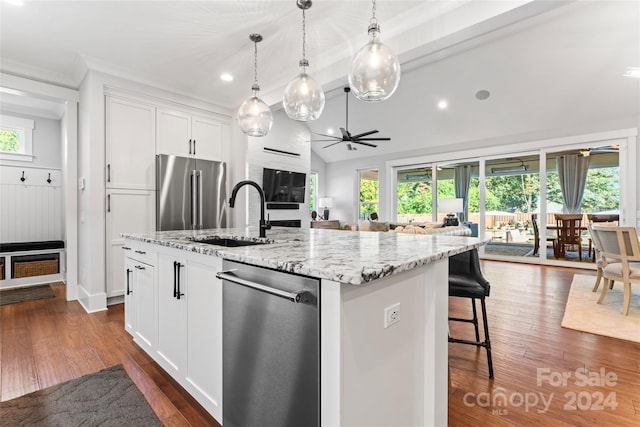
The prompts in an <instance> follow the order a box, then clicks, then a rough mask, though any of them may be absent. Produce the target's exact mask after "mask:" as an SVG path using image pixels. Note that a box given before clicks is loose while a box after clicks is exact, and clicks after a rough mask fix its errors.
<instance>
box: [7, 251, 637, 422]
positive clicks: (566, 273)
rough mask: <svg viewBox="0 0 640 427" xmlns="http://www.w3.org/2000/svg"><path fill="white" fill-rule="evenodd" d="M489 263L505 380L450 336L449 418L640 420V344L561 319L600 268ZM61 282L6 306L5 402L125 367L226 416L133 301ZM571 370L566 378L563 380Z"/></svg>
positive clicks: (175, 415) (457, 329)
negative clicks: (130, 310)
mask: <svg viewBox="0 0 640 427" xmlns="http://www.w3.org/2000/svg"><path fill="white" fill-rule="evenodd" d="M483 271H484V274H485V276H486V277H487V278H488V279H489V281H490V282H491V296H490V298H489V299H488V300H487V310H488V313H489V328H490V333H491V341H492V346H493V360H494V370H495V379H493V380H490V379H489V378H488V374H487V364H486V355H485V351H484V349H477V348H475V347H471V346H466V345H462V344H449V425H451V426H514V425H518V426H523V425H538V426H551V425H553V426H563V425H564V426H575V425H586V424H597V425H603V426H608V425H611V426H623V425H624V426H631V425H640V344H637V343H632V342H628V341H621V340H616V339H613V338H607V337H601V336H596V335H591V334H587V333H583V332H578V331H573V330H569V329H563V328H561V327H560V321H561V320H562V315H563V313H564V306H565V303H566V299H567V296H568V293H569V287H570V284H571V279H572V277H573V274H574V273H580V274H589V275H593V273H592V272H588V271H583V270H573V269H567V268H557V267H540V266H534V265H526V264H514V263H506V262H497V261H483ZM54 290H55V292H56V298H55V299H48V300H40V301H32V302H26V303H20V304H13V305H7V306H2V307H0V400H2V401H4V400H8V399H11V398H13V397H17V396H20V395H22V394H26V393H30V392H32V391H35V390H38V389H42V388H45V387H48V386H51V385H54V384H57V383H60V382H64V381H67V380H70V379H73V378H77V377H80V376H82V375H85V374H88V373H91V372H95V371H98V370H100V369H103V368H105V367H108V366H113V365H116V364H122V365H123V366H124V367H125V369H126V370H127V372H128V374H129V375H130V376H131V378H132V379H133V381H134V382H135V383H136V385H137V386H138V388H139V389H140V390H141V391H142V393H143V394H144V395H145V397H146V398H147V400H148V401H149V403H150V404H151V407H152V408H153V409H154V411H155V412H156V414H157V415H158V417H159V418H160V420H161V421H162V422H163V423H164V424H165V425H167V426H183V425H184V426H186V425H193V426H205V425H214V426H217V425H218V424H217V423H216V422H215V420H214V419H213V418H212V417H210V416H209V415H208V414H207V413H206V411H204V410H203V409H202V408H201V407H200V406H199V405H198V404H197V403H196V402H195V401H194V400H193V399H192V398H190V397H189V396H188V394H187V393H186V392H185V391H184V390H183V389H182V388H181V387H180V386H179V385H178V384H177V383H176V382H175V381H173V380H172V379H171V378H170V377H169V376H168V375H167V374H165V373H164V371H163V370H162V369H161V368H160V367H159V366H158V365H157V364H156V363H155V362H154V361H153V360H152V359H151V358H150V357H149V356H147V355H146V354H145V353H144V352H143V351H142V350H140V349H139V348H138V347H137V346H136V345H135V344H134V343H133V341H132V339H131V337H130V336H129V335H128V334H127V333H126V332H125V331H124V328H123V317H124V314H123V307H122V305H116V306H113V307H111V308H109V310H108V311H106V312H101V313H94V314H86V313H85V312H84V310H83V309H82V308H81V307H80V305H79V304H78V303H77V302H70V303H67V302H66V301H65V300H64V297H63V293H64V287H63V285H60V284H58V285H54ZM450 312H451V314H453V315H456V316H459V315H467V314H468V313H469V312H470V307H469V302H468V301H467V300H462V299H454V298H452V299H451V301H450ZM451 330H452V333H454V335H461V334H463V335H464V334H465V333H467V332H471V331H472V330H471V329H469V325H462V324H457V323H455V324H454V323H452V324H451ZM471 334H473V333H472V332H471ZM580 368H587V369H588V372H589V373H592V374H591V375H595V378H596V379H600V377H601V376H600V373H601V372H602V370H604V373H605V374H604V376H605V377H606V375H607V374H609V377H608V380H609V382H610V385H609V386H600V385H583V384H581V383H580V381H579V378H578V379H577V378H576V369H580ZM538 370H544V371H541V372H544V375H540V380H541V381H540V384H538ZM613 374H615V376H616V378H615V381H614V380H613V378H612V375H613ZM562 375H565V376H567V375H570V377H569V378H567V381H566V385H557V386H554V385H552V384H551V382H552V381H551V380H555V379H557V378H558V377H561V376H562ZM614 382H615V385H614V384H613V383H614ZM599 393H602V399H600V396H601V395H600V394H599ZM574 396H575V398H576V399H575V401H572V397H574ZM608 396H609V399H608V400H605V398H607V397H608ZM501 397H503V398H504V399H502V400H501V399H500V398H501ZM505 399H506V402H505ZM543 399H544V400H543ZM526 402H529V404H528V407H527V405H526ZM549 402H550V404H549V405H548V407H547V406H545V404H546V403H549ZM501 403H503V404H502V406H500V404H501ZM612 403H616V404H617V406H616V407H615V408H612V407H611V406H610V405H609V404H612ZM600 405H601V406H602V409H598V408H599V406H600ZM573 408H575V409H573ZM0 416H1V414H0Z"/></svg>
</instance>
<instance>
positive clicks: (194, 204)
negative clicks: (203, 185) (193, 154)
mask: <svg viewBox="0 0 640 427" xmlns="http://www.w3.org/2000/svg"><path fill="white" fill-rule="evenodd" d="M197 216H198V182H197V176H196V171H195V170H192V171H191V229H195V228H197V225H198V218H197Z"/></svg>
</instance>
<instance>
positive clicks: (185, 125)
mask: <svg viewBox="0 0 640 427" xmlns="http://www.w3.org/2000/svg"><path fill="white" fill-rule="evenodd" d="M157 121H158V134H157V152H158V154H174V155H176V156H189V155H191V154H192V151H193V147H192V143H191V115H190V114H187V113H185V112H182V111H176V110H167V109H162V108H158V111H157Z"/></svg>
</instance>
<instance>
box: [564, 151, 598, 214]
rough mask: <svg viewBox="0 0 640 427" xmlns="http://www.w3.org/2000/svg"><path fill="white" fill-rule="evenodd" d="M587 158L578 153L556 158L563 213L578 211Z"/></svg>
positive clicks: (585, 180)
mask: <svg viewBox="0 0 640 427" xmlns="http://www.w3.org/2000/svg"><path fill="white" fill-rule="evenodd" d="M589 159H590V158H589V157H588V156H587V157H584V156H581V155H579V154H576V155H571V156H561V157H557V158H556V165H557V167H558V178H559V180H560V190H562V204H563V210H564V213H580V204H581V203H582V196H583V195H584V187H585V184H586V182H587V173H588V172H589Z"/></svg>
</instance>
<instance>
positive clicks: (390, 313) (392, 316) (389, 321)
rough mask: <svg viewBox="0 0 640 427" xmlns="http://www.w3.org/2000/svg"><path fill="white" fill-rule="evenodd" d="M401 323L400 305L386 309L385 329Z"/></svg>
mask: <svg viewBox="0 0 640 427" xmlns="http://www.w3.org/2000/svg"><path fill="white" fill-rule="evenodd" d="M399 321H400V303H396V304H393V305H391V306H389V307H387V308H385V309H384V327H385V328H388V327H389V326H391V325H393V324H394V323H398V322H399Z"/></svg>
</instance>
